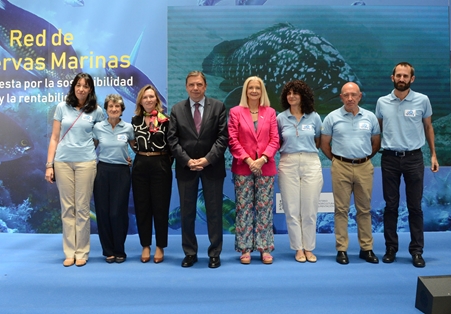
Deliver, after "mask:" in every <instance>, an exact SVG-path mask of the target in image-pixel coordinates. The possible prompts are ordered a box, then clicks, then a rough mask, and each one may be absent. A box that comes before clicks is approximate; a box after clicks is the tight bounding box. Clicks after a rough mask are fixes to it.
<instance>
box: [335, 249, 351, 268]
mask: <svg viewBox="0 0 451 314" xmlns="http://www.w3.org/2000/svg"><path fill="white" fill-rule="evenodd" d="M337 263H338V264H342V265H346V264H349V259H348V254H347V253H346V252H345V251H338V252H337Z"/></svg>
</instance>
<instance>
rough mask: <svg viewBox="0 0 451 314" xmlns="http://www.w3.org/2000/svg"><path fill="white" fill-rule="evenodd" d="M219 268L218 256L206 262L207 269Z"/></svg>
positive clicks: (219, 260)
mask: <svg viewBox="0 0 451 314" xmlns="http://www.w3.org/2000/svg"><path fill="white" fill-rule="evenodd" d="M219 266H221V259H220V258H219V256H217V257H210V261H209V262H208V267H210V268H218V267H219Z"/></svg>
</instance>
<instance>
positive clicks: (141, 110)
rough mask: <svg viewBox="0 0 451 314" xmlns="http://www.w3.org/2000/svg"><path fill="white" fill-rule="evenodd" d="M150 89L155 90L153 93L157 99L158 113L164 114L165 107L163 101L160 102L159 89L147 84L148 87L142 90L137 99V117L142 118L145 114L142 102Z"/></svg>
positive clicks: (156, 107)
mask: <svg viewBox="0 0 451 314" xmlns="http://www.w3.org/2000/svg"><path fill="white" fill-rule="evenodd" d="M149 89H151V90H153V92H154V93H155V97H156V98H157V103H156V105H155V110H156V111H158V112H163V106H162V105H161V100H160V97H159V96H158V91H157V89H156V88H155V87H153V86H152V85H150V84H147V85H146V86H144V87H143V88H141V90H140V91H139V93H138V96H137V97H136V107H135V115H137V116H142V115H143V114H144V108H143V106H142V105H141V101H142V100H143V97H144V93H145V92H146V91H147V90H149Z"/></svg>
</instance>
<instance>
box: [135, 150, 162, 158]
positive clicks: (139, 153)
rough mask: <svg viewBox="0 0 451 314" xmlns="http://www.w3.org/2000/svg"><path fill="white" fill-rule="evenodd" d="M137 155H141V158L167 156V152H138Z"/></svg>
mask: <svg viewBox="0 0 451 314" xmlns="http://www.w3.org/2000/svg"><path fill="white" fill-rule="evenodd" d="M138 155H142V156H147V157H149V156H161V155H167V152H165V151H162V152H138Z"/></svg>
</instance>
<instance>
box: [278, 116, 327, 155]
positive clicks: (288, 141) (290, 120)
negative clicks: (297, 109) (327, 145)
mask: <svg viewBox="0 0 451 314" xmlns="http://www.w3.org/2000/svg"><path fill="white" fill-rule="evenodd" d="M277 127H278V129H279V136H280V138H281V139H283V143H282V146H281V147H280V153H281V154H293V153H299V152H306V153H318V148H316V144H315V138H318V137H320V136H321V118H320V116H319V114H318V113H316V112H312V113H309V114H304V115H303V116H302V117H301V119H300V120H299V122H298V121H297V120H296V117H295V116H293V115H292V114H291V112H290V109H287V110H285V111H283V112H281V113H279V115H278V116H277Z"/></svg>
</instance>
